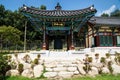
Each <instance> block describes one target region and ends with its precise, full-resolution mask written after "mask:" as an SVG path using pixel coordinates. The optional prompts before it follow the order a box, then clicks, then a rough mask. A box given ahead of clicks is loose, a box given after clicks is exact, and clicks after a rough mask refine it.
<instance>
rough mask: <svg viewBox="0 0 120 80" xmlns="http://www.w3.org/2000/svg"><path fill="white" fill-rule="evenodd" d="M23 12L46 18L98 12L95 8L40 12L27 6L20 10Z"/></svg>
mask: <svg viewBox="0 0 120 80" xmlns="http://www.w3.org/2000/svg"><path fill="white" fill-rule="evenodd" d="M20 11H21V12H25V13H30V14H36V15H39V16H44V17H46V16H47V17H48V16H49V17H68V16H78V15H81V14H88V13H94V14H95V13H96V12H97V10H96V9H94V7H93V6H91V7H88V8H85V9H80V10H40V9H36V8H30V7H27V6H23V7H22V8H21V9H20Z"/></svg>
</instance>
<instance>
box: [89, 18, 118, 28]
mask: <svg viewBox="0 0 120 80" xmlns="http://www.w3.org/2000/svg"><path fill="white" fill-rule="evenodd" d="M91 20H94V21H95V23H96V25H97V24H101V25H119V26H120V18H117V17H116V18H115V17H93V18H91ZM91 22H92V21H91Z"/></svg>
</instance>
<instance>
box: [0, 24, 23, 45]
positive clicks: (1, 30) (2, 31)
mask: <svg viewBox="0 0 120 80" xmlns="http://www.w3.org/2000/svg"><path fill="white" fill-rule="evenodd" d="M20 35H21V31H20V30H18V29H16V28H14V27H11V26H8V27H7V26H0V36H1V42H2V43H1V47H2V45H3V44H4V43H9V44H10V43H12V44H17V43H19V42H20Z"/></svg>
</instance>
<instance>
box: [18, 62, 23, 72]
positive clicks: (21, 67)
mask: <svg viewBox="0 0 120 80" xmlns="http://www.w3.org/2000/svg"><path fill="white" fill-rule="evenodd" d="M23 67H24V65H23V64H22V63H21V64H19V65H18V71H19V73H20V74H21V73H22V72H23Z"/></svg>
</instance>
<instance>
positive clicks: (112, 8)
mask: <svg viewBox="0 0 120 80" xmlns="http://www.w3.org/2000/svg"><path fill="white" fill-rule="evenodd" d="M115 9H116V6H115V5H112V6H111V7H110V8H109V9H107V10H104V11H102V12H100V13H98V16H101V15H102V14H103V13H106V14H109V15H110V13H111V12H113V11H114V10H115Z"/></svg>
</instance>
